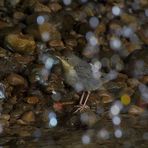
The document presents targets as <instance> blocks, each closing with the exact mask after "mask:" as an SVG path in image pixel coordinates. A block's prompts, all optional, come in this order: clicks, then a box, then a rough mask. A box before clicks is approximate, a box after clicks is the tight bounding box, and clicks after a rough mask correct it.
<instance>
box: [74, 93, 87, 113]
mask: <svg viewBox="0 0 148 148" xmlns="http://www.w3.org/2000/svg"><path fill="white" fill-rule="evenodd" d="M84 96H85V92H83V94H82V96H81V99H80V102H79V105H77V106H76V107H78V109H77V110H76V111H75V112H74V113H77V112H78V111H80V112H81V111H83V110H84V109H87V108H89V106H87V105H86V103H87V101H88V99H89V96H90V92H87V96H86V99H85V101H84V103H83V100H84Z"/></svg>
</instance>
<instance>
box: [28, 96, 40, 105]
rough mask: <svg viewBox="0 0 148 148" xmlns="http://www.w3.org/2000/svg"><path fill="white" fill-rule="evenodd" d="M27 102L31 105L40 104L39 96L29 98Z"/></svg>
mask: <svg viewBox="0 0 148 148" xmlns="http://www.w3.org/2000/svg"><path fill="white" fill-rule="evenodd" d="M26 100H27V103H29V104H37V103H38V102H39V98H38V97H37V96H30V97H27V98H26Z"/></svg>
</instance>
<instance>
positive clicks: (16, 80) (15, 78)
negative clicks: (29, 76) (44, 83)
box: [7, 73, 27, 86]
mask: <svg viewBox="0 0 148 148" xmlns="http://www.w3.org/2000/svg"><path fill="white" fill-rule="evenodd" d="M7 81H8V83H10V84H11V85H13V86H18V85H22V86H27V81H26V80H25V79H24V78H23V77H22V76H20V75H18V74H15V73H12V74H10V75H9V76H8V77H7Z"/></svg>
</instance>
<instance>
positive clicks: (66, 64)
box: [56, 53, 102, 113]
mask: <svg viewBox="0 0 148 148" xmlns="http://www.w3.org/2000/svg"><path fill="white" fill-rule="evenodd" d="M56 57H57V58H58V59H59V60H60V61H61V63H62V67H63V76H64V81H65V83H66V84H68V85H69V86H71V87H73V88H74V89H75V91H76V92H83V93H82V95H81V97H80V102H79V105H77V107H78V109H77V110H76V111H75V113H77V112H78V111H80V112H81V111H83V110H84V109H87V108H89V106H87V101H88V99H89V96H90V93H91V91H94V90H97V89H98V88H100V87H101V85H102V81H101V80H100V78H96V77H95V76H94V74H93V67H92V65H91V64H90V63H88V62H87V61H85V60H83V59H81V58H80V57H78V56H77V55H75V54H74V53H70V54H67V56H65V57H59V56H56ZM86 92H87V95H86ZM85 95H86V98H85V99H84V97H85Z"/></svg>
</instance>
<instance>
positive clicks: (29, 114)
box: [21, 111, 35, 123]
mask: <svg viewBox="0 0 148 148" xmlns="http://www.w3.org/2000/svg"><path fill="white" fill-rule="evenodd" d="M21 119H22V120H23V121H25V122H27V123H31V122H34V121H35V115H34V113H33V112H32V111H28V112H25V113H24V114H23V115H22V117H21Z"/></svg>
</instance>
